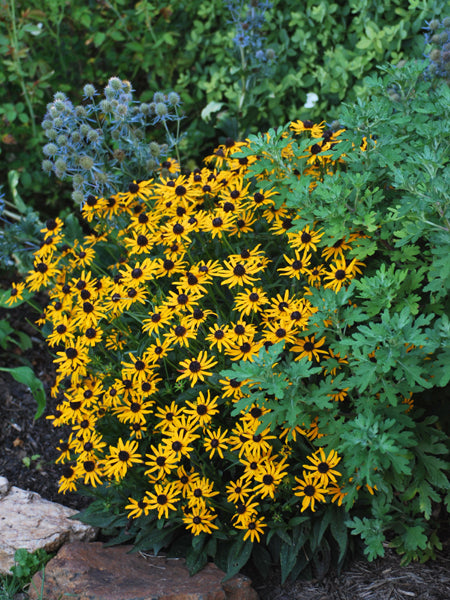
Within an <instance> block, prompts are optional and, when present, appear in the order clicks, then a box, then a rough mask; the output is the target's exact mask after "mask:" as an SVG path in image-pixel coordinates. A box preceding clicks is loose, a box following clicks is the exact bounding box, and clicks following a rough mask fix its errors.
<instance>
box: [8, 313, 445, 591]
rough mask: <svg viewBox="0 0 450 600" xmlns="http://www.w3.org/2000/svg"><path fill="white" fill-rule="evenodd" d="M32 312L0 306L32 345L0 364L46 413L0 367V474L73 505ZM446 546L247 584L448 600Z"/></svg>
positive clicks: (45, 356) (47, 362) (82, 503)
mask: <svg viewBox="0 0 450 600" xmlns="http://www.w3.org/2000/svg"><path fill="white" fill-rule="evenodd" d="M36 317H37V315H36V313H34V312H33V311H31V309H29V307H27V305H21V306H20V307H17V308H14V309H7V310H5V309H0V319H2V318H6V319H8V320H9V322H10V324H11V325H12V326H13V327H14V328H17V329H19V330H21V331H24V332H26V333H27V334H28V335H30V336H31V338H32V340H33V347H32V348H31V349H30V350H27V351H26V352H24V353H22V352H21V351H20V350H19V349H17V348H16V349H13V350H12V349H11V348H10V349H8V351H7V352H4V351H2V349H1V348H0V366H2V367H15V366H19V365H21V364H29V365H30V366H32V367H33V369H34V372H35V373H36V375H37V376H38V377H39V378H40V379H41V381H42V382H43V384H44V387H45V389H46V392H47V410H46V412H45V414H44V416H43V417H41V418H40V419H38V420H37V421H34V419H33V416H34V414H35V412H36V402H35V400H34V398H33V397H32V395H31V394H30V392H29V391H28V389H27V388H26V387H25V386H23V385H21V384H19V383H17V382H16V381H15V380H14V379H13V378H12V377H11V376H10V375H9V374H8V373H5V372H2V371H0V424H1V427H0V450H1V451H0V476H4V477H6V478H7V479H8V480H9V481H10V482H11V483H12V484H13V485H15V486H17V487H20V488H22V489H27V490H31V491H35V492H38V493H39V494H40V495H41V496H42V497H43V498H46V499H48V500H52V501H55V502H59V503H60V504H64V505H66V506H69V507H70V508H75V509H78V510H81V509H82V508H84V507H86V505H87V504H88V502H89V501H88V499H87V498H83V497H81V496H79V495H77V494H70V493H67V494H65V495H61V494H58V480H59V477H60V472H61V467H60V466H59V465H55V463H54V461H55V459H56V458H57V455H58V453H57V451H56V450H55V445H56V444H57V442H58V440H59V439H60V437H62V432H61V431H60V430H55V429H54V428H53V426H52V425H51V422H50V421H49V420H48V419H46V418H45V416H46V415H48V414H50V413H51V412H52V411H53V409H54V407H55V404H56V402H57V400H55V399H51V398H50V387H51V385H52V382H53V378H54V369H53V366H52V359H51V356H50V354H49V352H48V351H47V349H46V346H45V344H44V342H43V340H42V338H41V337H40V336H39V333H37V332H36V330H35V329H34V328H33V326H32V325H31V323H33V322H34V320H35V319H36ZM32 457H35V458H34V459H33V458H32ZM28 459H29V460H28ZM449 547H450V546H449V541H448V540H444V550H443V551H442V552H441V553H439V555H438V556H437V558H436V560H434V561H430V562H427V563H425V564H417V563H414V564H410V565H408V566H404V567H402V566H400V558H399V557H398V556H397V555H396V554H395V553H394V552H393V551H392V550H390V549H387V550H386V556H385V557H384V558H383V559H378V560H376V561H374V562H372V563H368V562H367V561H365V560H363V559H361V560H356V561H353V562H351V563H350V564H349V565H348V567H347V568H346V569H345V571H344V572H343V573H341V574H340V575H339V576H338V575H336V574H331V575H328V576H327V577H325V578H323V579H322V580H320V581H319V580H313V581H303V580H297V581H295V582H288V583H286V584H285V585H283V586H281V585H280V573H279V571H277V570H274V571H273V572H272V573H271V575H270V576H269V578H268V580H267V581H264V582H263V581H260V580H258V577H257V576H254V577H253V578H252V579H253V585H254V587H255V589H256V590H257V592H258V594H259V596H260V599H261V600H411V599H416V600H450V554H449Z"/></svg>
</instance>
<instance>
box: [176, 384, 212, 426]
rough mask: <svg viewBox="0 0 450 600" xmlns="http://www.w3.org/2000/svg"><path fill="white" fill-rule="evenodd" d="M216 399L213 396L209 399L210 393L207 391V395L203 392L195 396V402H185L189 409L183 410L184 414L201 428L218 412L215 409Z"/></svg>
mask: <svg viewBox="0 0 450 600" xmlns="http://www.w3.org/2000/svg"><path fill="white" fill-rule="evenodd" d="M217 398H218V396H214V398H211V391H210V390H208V391H207V395H206V398H205V395H204V393H203V392H200V394H199V395H198V396H197V399H196V400H195V402H186V405H187V406H189V409H185V410H184V413H185V414H186V415H189V416H190V417H192V420H193V421H194V422H196V423H198V424H199V425H201V426H202V427H204V426H205V425H208V424H209V423H210V422H211V420H212V418H213V416H214V415H216V414H217V413H218V412H219V409H218V408H217Z"/></svg>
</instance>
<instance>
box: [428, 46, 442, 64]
mask: <svg viewBox="0 0 450 600" xmlns="http://www.w3.org/2000/svg"><path fill="white" fill-rule="evenodd" d="M440 58H441V51H440V50H438V49H437V48H435V49H434V50H432V51H431V52H430V60H432V61H433V62H436V63H437V62H439V60H440Z"/></svg>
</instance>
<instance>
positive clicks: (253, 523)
mask: <svg viewBox="0 0 450 600" xmlns="http://www.w3.org/2000/svg"><path fill="white" fill-rule="evenodd" d="M235 527H236V529H243V530H244V531H245V535H244V541H245V540H247V539H248V538H250V541H251V542H254V541H255V540H256V541H257V542H259V541H260V539H261V538H260V536H261V534H263V533H264V528H265V527H267V524H266V523H264V517H257V516H256V515H254V516H253V517H251V518H250V519H248V520H247V521H246V522H245V523H237V524H236V525H235Z"/></svg>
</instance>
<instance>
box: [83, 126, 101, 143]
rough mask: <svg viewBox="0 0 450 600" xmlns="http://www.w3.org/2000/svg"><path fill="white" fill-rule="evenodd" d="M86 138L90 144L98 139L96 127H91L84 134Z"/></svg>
mask: <svg viewBox="0 0 450 600" xmlns="http://www.w3.org/2000/svg"><path fill="white" fill-rule="evenodd" d="M86 139H87V140H88V142H91V144H96V143H97V142H98V141H99V140H100V135H99V132H98V130H97V129H91V130H90V131H88V133H87V135H86Z"/></svg>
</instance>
